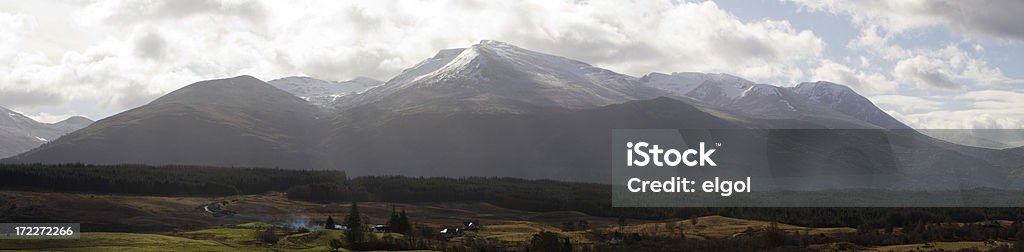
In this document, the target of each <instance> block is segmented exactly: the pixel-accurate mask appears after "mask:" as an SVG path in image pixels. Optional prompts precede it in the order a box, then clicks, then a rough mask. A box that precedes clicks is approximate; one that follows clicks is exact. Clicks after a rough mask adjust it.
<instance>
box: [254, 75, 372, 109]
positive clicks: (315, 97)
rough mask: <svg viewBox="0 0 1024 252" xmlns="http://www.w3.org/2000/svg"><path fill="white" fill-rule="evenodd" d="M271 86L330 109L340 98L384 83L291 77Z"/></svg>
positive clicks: (277, 81)
mask: <svg viewBox="0 0 1024 252" xmlns="http://www.w3.org/2000/svg"><path fill="white" fill-rule="evenodd" d="M267 83H269V84H270V85H271V86H274V87H276V88H279V89H281V90H284V91H287V92H288V93H291V94H293V95H295V96H298V97H299V98H302V99H304V100H307V101H309V102H310V103H313V104H314V105H317V106H320V107H330V106H332V105H333V104H334V102H335V101H337V100H338V98H341V97H344V96H347V95H353V94H359V93H362V92H366V90H369V89H370V88H374V87H377V86H380V85H381V84H383V83H384V82H382V81H379V80H374V79H371V78H366V77H358V78H355V79H352V80H348V81H341V82H338V81H325V80H319V79H314V78H310V77H300V76H291V77H284V78H280V79H276V80H271V81H268V82H267Z"/></svg>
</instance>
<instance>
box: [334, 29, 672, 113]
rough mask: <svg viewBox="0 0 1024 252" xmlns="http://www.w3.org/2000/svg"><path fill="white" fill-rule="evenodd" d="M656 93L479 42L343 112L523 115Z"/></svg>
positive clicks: (425, 64)
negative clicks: (439, 107) (530, 109)
mask: <svg viewBox="0 0 1024 252" xmlns="http://www.w3.org/2000/svg"><path fill="white" fill-rule="evenodd" d="M659 94H664V93H663V92H659V91H657V90H655V89H652V88H649V87H645V86H643V85H640V83H639V82H638V80H637V79H636V78H635V77H632V76H628V75H623V74H619V73H615V72H612V71H609V70H606V69H602V68H597V67H594V66H591V65H589V64H587V63H583V62H580V61H576V60H572V59H568V58H564V57H560V56H555V55H549V54H543V53H538V52H534V51H530V50H526V49H523V48H519V47H517V46H514V45H511V44H507V43H504V42H498V41H490V40H484V41H481V42H480V43H478V44H475V45H472V46H470V47H469V48H458V49H447V50H442V51H440V52H438V53H437V55H435V56H434V57H432V58H429V59H427V60H424V61H422V62H420V63H419V64H416V65H415V66H413V67H412V68H409V69H406V70H405V71H403V72H402V73H401V74H399V75H398V76H395V77H394V78H392V79H391V80H389V81H388V82H387V83H386V84H384V85H383V86H382V87H381V88H376V89H372V90H369V91H367V92H366V93H365V95H360V96H358V97H355V98H354V99H352V100H351V101H349V102H347V103H346V104H342V107H353V106H359V105H367V104H374V105H376V106H384V107H388V108H389V109H391V110H401V109H410V108H413V107H417V106H423V105H424V104H432V103H433V102H437V101H441V102H451V101H460V102H461V103H457V104H472V105H475V106H456V107H453V108H446V109H469V110H474V111H477V112H487V113H490V112H523V111H521V110H522V109H524V107H522V106H520V105H523V104H528V105H533V106H541V107H558V108H569V109H581V108H593V107H598V106H606V105H611V104H618V103H623V102H626V101H631V100H640V99H652V98H655V97H657V96H658V95H659ZM479 105H486V106H483V107H481V106H479ZM435 109H436V108H435Z"/></svg>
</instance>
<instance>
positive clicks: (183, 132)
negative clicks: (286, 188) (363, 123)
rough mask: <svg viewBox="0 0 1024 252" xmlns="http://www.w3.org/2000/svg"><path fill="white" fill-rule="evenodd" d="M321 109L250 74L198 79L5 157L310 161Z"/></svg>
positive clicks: (292, 164)
mask: <svg viewBox="0 0 1024 252" xmlns="http://www.w3.org/2000/svg"><path fill="white" fill-rule="evenodd" d="M320 113H322V112H321V110H320V109H318V108H316V107H314V106H313V105H311V104H309V103H307V102H306V101H305V100H302V99H300V98H298V97H295V96H293V95H292V94H290V93H287V92H285V91H282V90H280V89H277V88H275V87H273V86H271V85H269V84H267V83H265V82H263V81H260V80H258V79H256V78H253V77H251V76H239V77H234V78H228V79H217V80H209V81H201V82H197V83H194V84H191V85H188V86H186V87H183V88H181V89H178V90H176V91H174V92H171V93H169V94H167V95H164V96H162V97H160V98H158V99H156V100H154V101H153V102H150V103H149V104H146V105H143V106H141V107H138V108H135V109H132V110H129V111H125V112H122V113H120V114H117V115H114V116H111V117H108V118H106V119H103V120H100V121H98V122H96V123H94V124H92V125H90V126H89V127H86V128H84V129H81V130H79V131H76V132H74V133H71V134H68V135H67V136H65V137H62V138H60V139H58V140H56V141H53V142H51V143H48V144H46V145H43V146H41V147H39V148H36V149H33V150H31V151H28V152H26V153H23V154H20V155H17V156H15V157H12V158H10V159H8V160H5V161H9V162H19V163H34V162H41V163H65V162H84V163H92V164H120V163H142V164H196V165H218V166H255V167H282V168H296V169H297V168H308V167H316V164H315V160H317V158H314V157H312V156H314V155H316V152H315V151H314V150H311V149H310V147H311V146H312V145H314V143H315V142H316V141H317V138H318V137H319V134H318V132H319V131H318V130H317V129H316V125H317V123H315V121H316V120H317V118H318V117H320V116H321V114H320Z"/></svg>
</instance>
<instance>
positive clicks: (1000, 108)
mask: <svg viewBox="0 0 1024 252" xmlns="http://www.w3.org/2000/svg"><path fill="white" fill-rule="evenodd" d="M872 100H873V101H875V102H877V103H881V104H888V105H895V106H897V107H898V108H900V109H898V110H890V111H888V112H889V113H890V114H892V115H893V117H895V118H896V119H898V120H901V121H903V122H905V123H907V124H909V125H911V126H912V127H914V128H921V129H1021V128H1024V93H1022V92H1015V91H1008V90H984V91H971V92H966V93H964V94H961V95H957V96H954V97H953V98H952V99H950V100H948V101H943V102H941V104H940V103H935V102H936V101H935V100H925V101H920V100H917V99H915V98H908V97H881V98H880V99H879V97H872ZM953 103H955V104H958V105H962V106H963V107H959V106H958V108H956V109H946V108H939V109H936V108H937V107H949V106H945V105H947V104H953Z"/></svg>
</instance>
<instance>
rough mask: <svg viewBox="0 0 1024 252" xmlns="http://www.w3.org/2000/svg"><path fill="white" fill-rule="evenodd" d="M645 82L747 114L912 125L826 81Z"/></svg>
mask: <svg viewBox="0 0 1024 252" xmlns="http://www.w3.org/2000/svg"><path fill="white" fill-rule="evenodd" d="M641 81H642V82H643V83H644V85H647V86H650V87H653V88H657V89H660V90H663V91H666V92H670V93H673V94H675V95H680V96H684V97H687V98H691V99H694V100H696V101H697V102H698V103H700V104H704V105H706V106H710V107H712V108H717V109H722V110H725V111H730V112H733V113H736V114H740V115H743V116H745V117H749V118H756V119H767V120H775V119H793V120H799V121H805V122H809V123H811V124H813V125H820V126H822V127H825V128H884V129H909V128H910V127H908V126H906V125H905V124H903V123H901V122H899V121H898V120H896V119H895V118H893V117H892V116H890V115H889V114H887V113H885V112H884V111H882V110H881V109H879V108H878V107H877V106H875V105H874V104H873V103H872V102H871V101H870V100H868V99H867V98H865V97H864V96H861V95H860V94H857V92H854V91H853V90H851V89H850V88H848V87H846V86H843V85H839V84H835V83H830V82H825V81H820V82H813V83H810V82H808V83H801V84H798V85H797V86H795V87H779V86H773V85H768V84H758V83H754V82H752V81H749V80H745V79H743V78H739V77H736V76H732V75H728V74H706V73H693V72H682V73H672V74H662V73H651V74H648V75H645V76H644V77H642V78H641Z"/></svg>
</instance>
